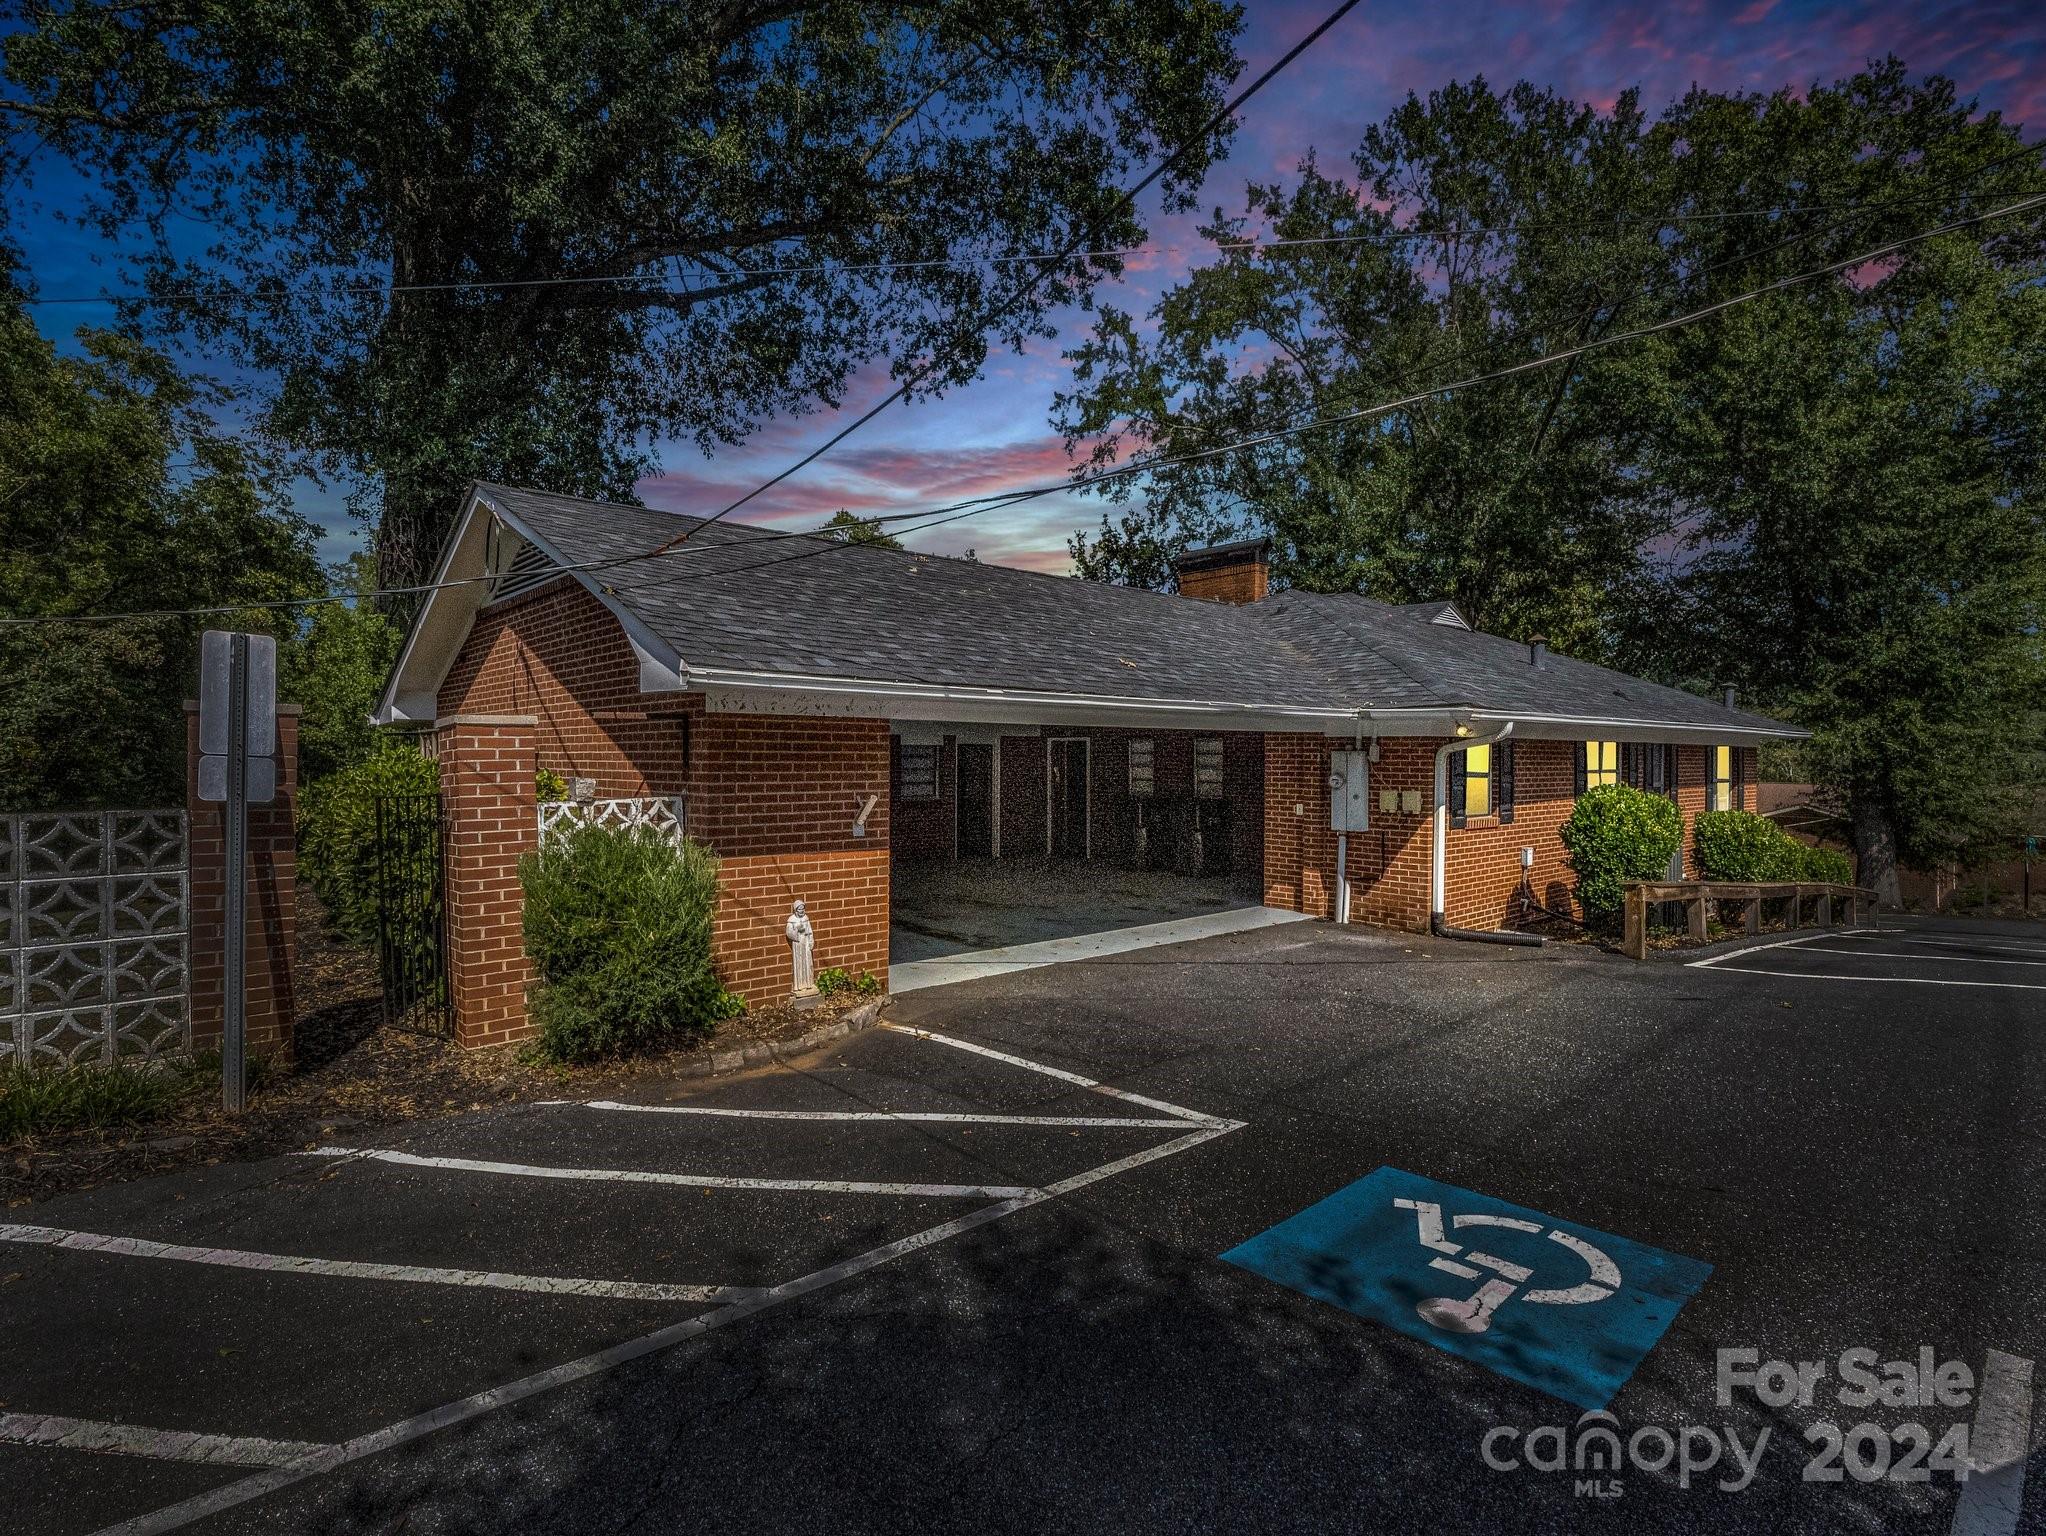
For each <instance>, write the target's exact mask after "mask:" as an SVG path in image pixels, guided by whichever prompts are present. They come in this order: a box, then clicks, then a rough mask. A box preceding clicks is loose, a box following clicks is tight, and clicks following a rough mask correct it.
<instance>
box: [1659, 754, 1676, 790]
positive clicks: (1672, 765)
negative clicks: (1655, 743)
mask: <svg viewBox="0 0 2046 1536" xmlns="http://www.w3.org/2000/svg"><path fill="white" fill-rule="evenodd" d="M1662 787H1663V791H1664V793H1666V794H1667V795H1668V796H1669V797H1670V799H1672V800H1674V799H1676V797H1677V749H1676V746H1675V744H1674V743H1671V744H1669V745H1666V746H1664V747H1663V749H1662Z"/></svg>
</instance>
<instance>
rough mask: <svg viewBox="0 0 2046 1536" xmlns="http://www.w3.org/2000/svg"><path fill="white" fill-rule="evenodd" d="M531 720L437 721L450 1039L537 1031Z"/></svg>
mask: <svg viewBox="0 0 2046 1536" xmlns="http://www.w3.org/2000/svg"><path fill="white" fill-rule="evenodd" d="M537 724H538V722H537V721H536V720H535V718H534V717H533V716H531V715H447V716H444V717H442V718H441V719H440V720H437V721H435V722H434V729H435V734H436V736H437V739H438V743H439V746H438V755H439V758H440V793H441V804H442V807H443V818H444V820H443V825H444V826H445V828H446V830H445V832H444V833H443V838H444V843H443V854H442V857H443V860H444V863H445V869H446V874H445V886H444V898H445V900H446V903H447V920H448V954H447V966H448V1000H449V1003H450V1004H451V1006H452V1007H453V1010H454V1016H455V1039H456V1041H457V1042H458V1043H459V1044H462V1045H466V1046H477V1045H501V1044H503V1043H504V1042H505V1041H507V1040H522V1039H524V1038H526V1037H527V1036H528V1035H531V1034H532V1033H533V1025H532V1024H531V1022H530V1021H529V1020H528V1019H527V1017H526V983H527V980H528V979H529V971H528V967H527V964H526V946H525V938H524V935H523V933H522V932H521V928H520V915H521V912H522V910H523V908H524V902H523V900H522V899H521V897H520V894H519V855H520V854H522V853H525V852H527V851H528V850H529V849H532V848H533V847H535V846H537V845H538V843H539V841H540V830H539V825H538V822H537V821H536V819H535V818H536V816H537V814H538V812H537V810H536V809H535V804H534V797H533V771H534V767H535V762H536V759H535V732H534V727H535V725H537Z"/></svg>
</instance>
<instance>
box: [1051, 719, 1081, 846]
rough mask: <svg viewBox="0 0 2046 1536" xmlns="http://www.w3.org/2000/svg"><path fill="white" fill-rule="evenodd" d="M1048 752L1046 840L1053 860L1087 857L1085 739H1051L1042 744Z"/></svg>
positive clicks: (1057, 737)
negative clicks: (1048, 830) (1049, 761)
mask: <svg viewBox="0 0 2046 1536" xmlns="http://www.w3.org/2000/svg"><path fill="white" fill-rule="evenodd" d="M1045 745H1046V747H1047V748H1048V749H1049V751H1050V753H1051V776H1050V779H1049V781H1048V782H1047V784H1046V786H1045V789H1046V793H1047V795H1048V796H1049V798H1050V801H1051V805H1050V820H1051V828H1050V833H1049V835H1048V837H1047V838H1046V841H1047V842H1048V843H1049V844H1050V846H1051V856H1052V857H1053V858H1055V859H1084V858H1086V857H1087V738H1086V737H1084V736H1054V737H1052V738H1051V739H1050V740H1049V741H1048V742H1046V743H1045Z"/></svg>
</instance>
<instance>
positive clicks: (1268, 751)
mask: <svg viewBox="0 0 2046 1536" xmlns="http://www.w3.org/2000/svg"><path fill="white" fill-rule="evenodd" d="M1329 750H1330V747H1329V743H1328V741H1327V740H1326V739H1325V738H1324V737H1321V736H1307V735H1297V734H1285V735H1280V734H1277V733H1274V734H1271V735H1268V736H1266V737H1265V804H1264V868H1265V882H1264V884H1265V898H1264V899H1265V905H1266V906H1268V907H1285V908H1288V909H1289V910H1291V911H1294V912H1305V913H1308V914H1309V915H1311V916H1314V917H1334V916H1335V899H1334V884H1335V868H1336V835H1335V833H1334V832H1332V831H1330V830H1329V824H1328V816H1329V810H1328V774H1329Z"/></svg>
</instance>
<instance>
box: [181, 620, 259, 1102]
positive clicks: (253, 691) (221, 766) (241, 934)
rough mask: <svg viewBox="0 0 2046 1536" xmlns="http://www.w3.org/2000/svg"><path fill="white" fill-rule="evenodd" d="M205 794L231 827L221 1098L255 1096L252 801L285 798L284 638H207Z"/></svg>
mask: <svg viewBox="0 0 2046 1536" xmlns="http://www.w3.org/2000/svg"><path fill="white" fill-rule="evenodd" d="M199 798H200V799H201V800H213V801H219V802H222V803H223V804H224V806H225V811H226V822H227V827H226V832H227V892H226V896H227V901H226V912H225V914H224V915H225V919H226V925H227V933H226V936H225V937H226V944H225V950H226V953H225V955H224V960H225V975H224V977H223V986H224V989H225V998H224V1004H225V1006H224V1009H223V1016H222V1019H221V1036H220V1077H221V1091H220V1099H221V1103H222V1104H223V1105H224V1106H225V1107H226V1109H227V1110H228V1111H229V1113H231V1114H239V1113H241V1111H242V1109H243V1108H244V1107H245V1105H246V1103H247V1097H248V1064H247V1045H248V1019H247V1011H246V1009H247V997H246V981H247V966H248V954H247V949H248V943H247V941H248V854H249V803H250V802H251V801H255V802H257V803H259V804H263V803H267V802H269V801H271V800H274V799H276V798H277V642H276V641H275V640H273V639H271V638H270V637H269V636H268V635H237V634H228V633H226V632H225V631H222V630H217V629H209V630H207V631H206V632H205V634H203V635H202V636H200V642H199Z"/></svg>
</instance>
